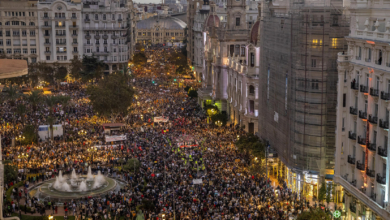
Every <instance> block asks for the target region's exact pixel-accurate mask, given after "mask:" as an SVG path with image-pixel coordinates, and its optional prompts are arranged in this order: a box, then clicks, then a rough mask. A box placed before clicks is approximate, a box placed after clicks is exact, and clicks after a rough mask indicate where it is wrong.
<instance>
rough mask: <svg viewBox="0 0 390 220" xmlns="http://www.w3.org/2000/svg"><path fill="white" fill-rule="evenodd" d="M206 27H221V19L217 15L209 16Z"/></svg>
mask: <svg viewBox="0 0 390 220" xmlns="http://www.w3.org/2000/svg"><path fill="white" fill-rule="evenodd" d="M205 24H206V25H205V27H219V18H218V16H217V15H209V16H208V17H207V19H206V21H205Z"/></svg>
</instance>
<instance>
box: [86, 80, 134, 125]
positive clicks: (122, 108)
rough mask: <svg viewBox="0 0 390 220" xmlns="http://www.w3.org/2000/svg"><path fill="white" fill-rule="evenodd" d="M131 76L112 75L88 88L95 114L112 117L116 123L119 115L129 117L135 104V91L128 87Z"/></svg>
mask: <svg viewBox="0 0 390 220" xmlns="http://www.w3.org/2000/svg"><path fill="white" fill-rule="evenodd" d="M128 80H129V76H127V75H124V74H111V75H108V76H106V77H104V79H103V80H100V81H99V83H98V84H97V85H91V86H88V88H87V94H88V95H89V99H90V100H91V104H92V107H93V109H94V111H95V112H97V113H98V114H99V115H101V116H105V117H111V120H112V122H114V121H115V119H116V116H117V115H119V114H122V115H127V114H128V113H129V111H130V106H131V104H132V102H133V96H134V90H133V87H132V86H129V85H127V82H128Z"/></svg>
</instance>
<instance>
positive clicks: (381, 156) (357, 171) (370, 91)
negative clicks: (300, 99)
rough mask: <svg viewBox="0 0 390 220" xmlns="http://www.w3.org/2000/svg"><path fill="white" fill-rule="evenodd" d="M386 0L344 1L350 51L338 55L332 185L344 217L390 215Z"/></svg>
mask: <svg viewBox="0 0 390 220" xmlns="http://www.w3.org/2000/svg"><path fill="white" fill-rule="evenodd" d="M388 3H389V2H388V1H374V2H368V1H363V2H357V1H351V2H350V5H348V4H347V5H346V6H347V9H349V13H350V15H351V20H350V21H351V22H350V23H351V27H350V32H349V35H346V37H345V38H346V40H347V41H348V50H345V51H344V53H339V54H338V88H337V89H338V98H337V100H338V102H337V130H336V134H337V136H336V167H335V177H334V180H335V182H336V183H339V184H340V185H341V186H342V187H343V188H344V190H345V196H344V211H345V212H346V219H360V218H361V219H390V208H389V194H390V192H389V185H390V184H389V179H390V177H389V174H390V173H389V172H390V167H389V166H390V162H389V161H388V160H389V158H390V154H389V150H388V146H389V145H390V143H389V120H390V118H389V110H390V106H389V100H390V46H389V45H390V33H389V32H390V13H389V5H388Z"/></svg>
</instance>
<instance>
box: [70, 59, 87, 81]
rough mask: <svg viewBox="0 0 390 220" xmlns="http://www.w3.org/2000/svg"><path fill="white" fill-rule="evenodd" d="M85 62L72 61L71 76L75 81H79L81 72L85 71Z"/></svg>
mask: <svg viewBox="0 0 390 220" xmlns="http://www.w3.org/2000/svg"><path fill="white" fill-rule="evenodd" d="M83 68H84V67H83V62H82V60H80V59H72V60H70V75H71V76H72V77H73V78H74V79H75V80H79V79H80V77H81V75H80V72H81V71H83Z"/></svg>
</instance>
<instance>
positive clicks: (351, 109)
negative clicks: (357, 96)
mask: <svg viewBox="0 0 390 220" xmlns="http://www.w3.org/2000/svg"><path fill="white" fill-rule="evenodd" d="M349 113H351V114H352V115H357V108H354V107H352V106H351V107H349Z"/></svg>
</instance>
